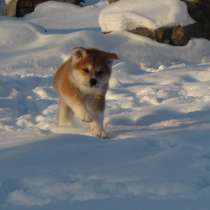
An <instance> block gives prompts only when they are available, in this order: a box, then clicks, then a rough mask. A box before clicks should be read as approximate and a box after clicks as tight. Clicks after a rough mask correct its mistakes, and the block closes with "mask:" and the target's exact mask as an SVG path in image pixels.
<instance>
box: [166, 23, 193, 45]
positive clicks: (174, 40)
mask: <svg viewBox="0 0 210 210" xmlns="http://www.w3.org/2000/svg"><path fill="white" fill-rule="evenodd" d="M189 41H190V35H189V34H188V33H187V31H186V29H185V27H183V26H180V25H178V26H174V27H173V29H172V34H171V40H170V44H171V45H175V46H184V45H186V44H187V43H188V42H189Z"/></svg>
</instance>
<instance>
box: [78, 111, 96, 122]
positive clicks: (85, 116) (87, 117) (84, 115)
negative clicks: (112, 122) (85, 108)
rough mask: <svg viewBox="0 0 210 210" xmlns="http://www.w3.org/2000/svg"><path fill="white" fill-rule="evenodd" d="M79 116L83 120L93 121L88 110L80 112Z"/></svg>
mask: <svg viewBox="0 0 210 210" xmlns="http://www.w3.org/2000/svg"><path fill="white" fill-rule="evenodd" d="M79 118H80V119H81V121H83V122H92V121H93V120H92V117H91V116H90V114H88V113H87V112H80V113H79Z"/></svg>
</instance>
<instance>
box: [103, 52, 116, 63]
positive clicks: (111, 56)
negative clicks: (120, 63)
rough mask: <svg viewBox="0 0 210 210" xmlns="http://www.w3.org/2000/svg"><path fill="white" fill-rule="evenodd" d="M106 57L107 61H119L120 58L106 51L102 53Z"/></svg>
mask: <svg viewBox="0 0 210 210" xmlns="http://www.w3.org/2000/svg"><path fill="white" fill-rule="evenodd" d="M102 53H103V55H104V57H105V58H106V59H107V60H111V61H112V60H118V59H119V57H118V55H117V54H116V53H111V52H105V51H102Z"/></svg>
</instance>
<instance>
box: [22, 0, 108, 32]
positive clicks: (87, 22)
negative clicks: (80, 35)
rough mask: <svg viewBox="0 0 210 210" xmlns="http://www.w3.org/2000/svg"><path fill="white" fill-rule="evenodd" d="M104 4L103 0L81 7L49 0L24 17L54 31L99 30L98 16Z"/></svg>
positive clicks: (49, 30)
mask: <svg viewBox="0 0 210 210" xmlns="http://www.w3.org/2000/svg"><path fill="white" fill-rule="evenodd" d="M104 5H105V3H104V2H101V3H98V4H96V5H94V6H86V7H82V8H81V7H78V6H76V5H74V4H69V3H62V2H53V1H49V2H44V3H42V4H39V5H38V6H37V7H36V8H35V11H34V12H33V13H30V14H28V15H26V16H25V17H24V19H25V20H27V21H29V22H31V23H34V24H36V25H39V26H42V27H44V28H45V29H46V30H47V31H48V32H54V33H57V32H59V33H67V32H72V31H74V30H75V29H77V30H78V29H80V30H98V29H97V28H98V23H97V18H96V17H98V16H99V12H100V11H101V9H102V8H103V7H104ZM52 14H53V15H52ZM87 14H88V15H87Z"/></svg>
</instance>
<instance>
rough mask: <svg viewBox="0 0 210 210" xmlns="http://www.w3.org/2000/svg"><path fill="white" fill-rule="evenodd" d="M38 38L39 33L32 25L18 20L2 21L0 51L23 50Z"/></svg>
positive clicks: (0, 26) (0, 25)
mask: <svg viewBox="0 0 210 210" xmlns="http://www.w3.org/2000/svg"><path fill="white" fill-rule="evenodd" d="M37 36H38V34H37V31H36V30H35V29H34V28H33V27H32V26H31V25H30V24H27V23H24V22H22V21H16V20H1V24H0V37H1V39H0V49H7V50H8V49H12V50H13V49H17V48H22V47H23V46H24V45H27V44H30V43H33V42H34V41H35V40H36V39H37Z"/></svg>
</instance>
